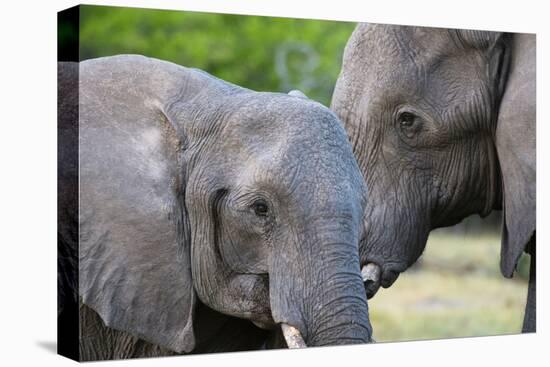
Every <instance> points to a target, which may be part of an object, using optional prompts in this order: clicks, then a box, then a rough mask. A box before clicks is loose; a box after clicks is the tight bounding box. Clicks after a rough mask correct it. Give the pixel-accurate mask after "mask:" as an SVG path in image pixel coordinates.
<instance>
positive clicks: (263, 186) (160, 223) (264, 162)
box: [59, 55, 372, 360]
mask: <svg viewBox="0 0 550 367" xmlns="http://www.w3.org/2000/svg"><path fill="white" fill-rule="evenodd" d="M76 65H77V66H75V65H74V64H73V65H72V66H71V64H60V65H59V70H60V71H59V75H60V76H59V80H60V89H61V92H60V100H61V101H63V100H64V98H66V99H67V100H69V99H70V98H73V99H75V97H74V94H75V92H74V89H68V90H67V91H65V92H63V85H64V84H63V83H62V82H61V81H62V80H65V79H69V80H70V79H71V78H70V77H67V76H65V75H66V74H67V73H69V74H70V73H71V72H72V74H73V75H74V76H73V80H74V79H75V78H78V80H79V82H78V83H79V95H78V98H77V99H78V113H74V108H73V113H72V114H71V113H67V115H68V116H72V119H73V120H75V116H79V118H78V119H77V120H78V121H73V122H72V126H73V128H75V129H76V128H78V141H79V177H78V178H79V200H80V210H79V212H78V213H77V216H78V218H75V210H66V211H63V213H66V214H67V215H66V217H64V218H61V221H60V223H61V224H60V227H62V228H61V229H64V228H65V223H66V226H68V227H70V226H71V223H72V225H73V226H74V224H75V223H78V228H79V232H78V235H77V236H75V235H74V233H73V235H72V236H71V235H63V236H61V237H63V241H61V242H62V245H63V246H69V247H71V246H72V247H73V248H75V247H76V246H77V244H76V242H77V241H78V246H79V249H78V254H79V255H78V264H79V269H78V271H79V273H78V279H79V281H78V291H77V292H73V293H74V294H73V296H72V300H73V302H72V304H73V313H74V308H75V307H74V305H75V304H77V301H75V299H76V298H78V305H77V306H78V311H79V313H80V323H81V325H80V329H81V330H80V356H79V357H80V359H83V360H97V359H112V358H131V357H145V356H157V355H167V354H180V353H181V354H187V353H202V352H212V351H229V350H250V349H260V348H265V347H269V345H278V344H279V343H278V342H279V341H280V339H281V338H280V336H281V335H282V336H284V339H285V340H286V341H287V343H288V344H289V347H299V346H304V345H305V346H322V345H339V344H357V343H368V342H370V341H371V337H372V326H371V324H370V321H369V315H368V305H367V298H366V295H365V292H364V286H363V281H362V278H361V271H360V263H359V248H358V247H359V240H360V238H361V236H362V233H363V215H364V210H365V205H366V200H367V191H366V187H365V183H364V179H363V177H362V174H361V171H360V170H359V167H358V166H357V163H356V161H355V158H354V156H353V152H352V149H351V145H350V143H349V141H348V139H347V136H346V133H345V130H344V129H343V127H342V125H341V122H340V121H339V120H338V118H337V117H336V116H335V115H334V113H333V112H331V111H330V110H329V109H328V108H327V107H325V106H322V105H321V104H319V103H317V102H315V101H312V100H310V99H308V98H307V97H305V96H304V95H303V94H301V93H299V92H292V93H290V94H285V93H268V92H256V91H252V90H249V89H246V88H243V87H240V86H236V85H233V84H231V83H229V82H226V81H223V80H221V79H218V78H216V77H214V76H212V75H209V74H208V73H206V72H204V71H201V70H198V69H192V68H186V67H183V66H180V65H176V64H173V63H170V62H167V61H162V60H158V59H154V58H148V57H145V56H140V55H117V56H110V57H103V58H97V59H90V60H85V61H82V62H80V63H79V64H76ZM65 84H67V85H70V84H71V83H65ZM73 85H74V82H73ZM71 96H72V97H71ZM62 104H63V103H62ZM67 110H70V109H67ZM61 119H63V116H61ZM60 125H61V123H60ZM65 125H68V126H71V123H70V122H69V123H65ZM76 125H78V126H77V127H76ZM69 130H70V129H69ZM69 135H70V134H69ZM73 135H74V134H73ZM73 160H74V158H73ZM64 165H65V164H64V162H63V161H60V166H61V167H60V172H61V173H60V176H70V171H71V169H70V168H71V167H73V168H74V162H73V163H72V164H66V166H67V167H68V168H67V171H68V173H67V174H64ZM72 172H73V176H74V174H75V172H74V169H73V170H72ZM73 209H74V208H73ZM61 232H63V233H65V232H67V231H63V230H62V231H61ZM73 252H75V251H73ZM60 267H61V268H62V266H60ZM61 272H62V273H70V271H67V270H63V269H61ZM67 288H69V289H70V285H69V286H68V287H67ZM65 293H67V294H70V292H65ZM69 303H70V302H69ZM281 330H282V332H281ZM277 335H279V336H277Z"/></svg>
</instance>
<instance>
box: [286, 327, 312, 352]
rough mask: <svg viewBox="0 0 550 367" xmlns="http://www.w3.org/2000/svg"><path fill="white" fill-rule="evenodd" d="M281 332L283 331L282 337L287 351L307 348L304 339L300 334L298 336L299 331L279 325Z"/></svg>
mask: <svg viewBox="0 0 550 367" xmlns="http://www.w3.org/2000/svg"><path fill="white" fill-rule="evenodd" d="M281 330H282V331H283V336H284V337H285V341H286V344H287V345H288V348H289V349H296V348H306V347H307V345H306V342H304V338H302V334H300V330H298V329H296V328H295V327H294V326H290V325H288V324H281Z"/></svg>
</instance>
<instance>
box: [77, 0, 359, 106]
mask: <svg viewBox="0 0 550 367" xmlns="http://www.w3.org/2000/svg"><path fill="white" fill-rule="evenodd" d="M80 14H81V16H80V36H81V38H80V58H81V60H84V59H89V58H94V57H100V56H108V55H115V54H124V53H135V54H142V55H146V56H150V57H156V58H159V59H163V60H168V61H172V62H174V63H177V64H180V65H184V66H188V67H195V68H199V69H203V70H205V71H207V72H209V73H210V74H213V75H215V76H217V77H219V78H221V79H224V80H227V81H229V82H232V83H235V84H238V85H240V86H243V87H246V88H250V89H254V90H258V91H273V92H288V91H290V90H292V89H300V90H301V91H302V92H304V93H305V94H306V95H308V96H309V97H310V98H312V99H315V100H317V101H319V102H321V103H323V104H325V105H328V104H329V103H330V98H331V95H332V90H333V88H334V85H335V82H336V78H337V77H338V73H339V71H340V67H341V59H342V54H343V50H344V46H345V44H346V41H347V39H348V38H349V36H350V34H351V32H352V31H353V28H354V26H355V25H354V23H346V22H336V21H321V20H307V19H291V18H272V17H260V16H243V15H228V14H207V13H195V12H187V11H168V10H150V9H135V8H118V7H105V6H86V5H84V6H81V13H80Z"/></svg>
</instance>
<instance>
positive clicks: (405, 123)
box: [399, 112, 416, 127]
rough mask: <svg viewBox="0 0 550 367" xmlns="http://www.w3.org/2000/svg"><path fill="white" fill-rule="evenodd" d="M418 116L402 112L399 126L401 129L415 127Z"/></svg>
mask: <svg viewBox="0 0 550 367" xmlns="http://www.w3.org/2000/svg"><path fill="white" fill-rule="evenodd" d="M415 120H416V116H415V115H414V114H412V113H410V112H402V113H400V114H399V125H401V127H411V126H413V125H414V122H415Z"/></svg>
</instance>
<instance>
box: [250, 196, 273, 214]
mask: <svg viewBox="0 0 550 367" xmlns="http://www.w3.org/2000/svg"><path fill="white" fill-rule="evenodd" d="M252 208H253V209H254V213H255V214H256V215H257V216H259V217H267V213H268V212H269V208H268V206H267V203H266V202H265V201H264V200H262V199H259V200H256V201H255V202H254V203H253V204H252Z"/></svg>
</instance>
